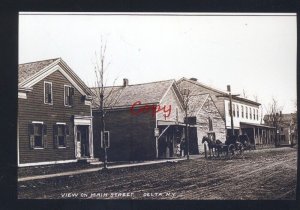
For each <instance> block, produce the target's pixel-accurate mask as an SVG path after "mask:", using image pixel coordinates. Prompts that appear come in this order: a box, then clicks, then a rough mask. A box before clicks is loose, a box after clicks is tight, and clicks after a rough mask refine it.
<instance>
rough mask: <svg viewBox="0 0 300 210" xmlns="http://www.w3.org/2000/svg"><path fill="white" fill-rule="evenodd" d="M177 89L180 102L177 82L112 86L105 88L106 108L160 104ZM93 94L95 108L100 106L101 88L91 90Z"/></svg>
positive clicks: (166, 81) (165, 81)
mask: <svg viewBox="0 0 300 210" xmlns="http://www.w3.org/2000/svg"><path fill="white" fill-rule="evenodd" d="M171 87H173V88H174V89H175V93H176V95H177V97H179V100H181V95H179V94H178V93H179V91H177V86H176V83H175V80H173V79H172V80H164V81H157V82H149V83H143V84H134V85H126V86H111V87H105V88H104V107H106V108H126V107H130V106H132V104H133V103H135V102H136V101H140V102H141V104H142V105H145V104H158V103H160V102H161V100H162V99H163V97H164V96H165V94H166V93H167V91H168V90H170V88H171ZM91 90H92V92H93V93H94V94H93V107H94V108H96V107H98V106H99V95H100V94H99V88H97V87H92V88H91Z"/></svg>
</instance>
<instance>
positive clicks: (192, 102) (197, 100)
mask: <svg viewBox="0 0 300 210" xmlns="http://www.w3.org/2000/svg"><path fill="white" fill-rule="evenodd" d="M208 97H209V94H208V93H205V94H197V95H191V96H190V97H189V103H188V104H189V109H188V115H190V116H196V115H197V113H198V111H199V110H200V109H202V107H203V104H204V103H205V102H206V100H207V99H208Z"/></svg>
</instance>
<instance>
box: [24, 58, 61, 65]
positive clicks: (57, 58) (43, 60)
mask: <svg viewBox="0 0 300 210" xmlns="http://www.w3.org/2000/svg"><path fill="white" fill-rule="evenodd" d="M58 59H61V58H60V57H57V58H50V59H44V60H39V61H32V62H27V63H20V64H19V65H24V64H29V63H38V62H42V61H50V60H53V62H54V61H55V60H58Z"/></svg>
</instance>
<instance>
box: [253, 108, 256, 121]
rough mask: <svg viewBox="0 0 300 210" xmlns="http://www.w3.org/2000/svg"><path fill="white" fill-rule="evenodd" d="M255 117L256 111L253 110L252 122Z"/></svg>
mask: <svg viewBox="0 0 300 210" xmlns="http://www.w3.org/2000/svg"><path fill="white" fill-rule="evenodd" d="M255 115H256V109H253V120H255V117H256V116H255Z"/></svg>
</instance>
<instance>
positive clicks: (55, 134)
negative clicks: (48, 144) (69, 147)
mask: <svg viewBox="0 0 300 210" xmlns="http://www.w3.org/2000/svg"><path fill="white" fill-rule="evenodd" d="M57 129H58V127H57V125H53V145H54V148H57V147H58V138H57V132H58V131H57Z"/></svg>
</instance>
